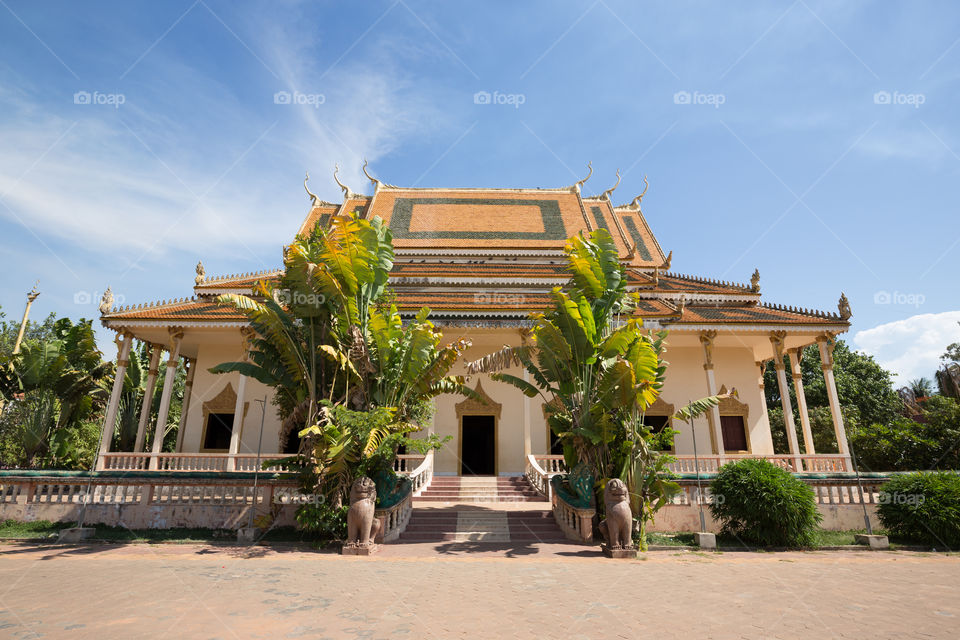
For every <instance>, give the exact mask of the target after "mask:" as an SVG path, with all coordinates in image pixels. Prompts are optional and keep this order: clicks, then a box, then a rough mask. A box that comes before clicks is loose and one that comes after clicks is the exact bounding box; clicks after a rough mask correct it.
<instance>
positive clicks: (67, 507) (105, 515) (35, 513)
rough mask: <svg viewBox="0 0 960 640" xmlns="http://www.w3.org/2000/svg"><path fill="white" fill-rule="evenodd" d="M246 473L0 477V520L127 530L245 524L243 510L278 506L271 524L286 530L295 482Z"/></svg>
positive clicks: (290, 519) (293, 506)
mask: <svg viewBox="0 0 960 640" xmlns="http://www.w3.org/2000/svg"><path fill="white" fill-rule="evenodd" d="M253 475H254V474H252V473H224V472H216V473H197V472H194V473H188V472H142V473H138V474H137V475H135V476H134V475H131V474H129V473H125V474H123V475H118V474H116V473H115V472H97V473H92V474H91V473H87V472H62V471H61V472H56V471H35V472H24V471H17V472H10V471H7V472H2V473H0V520H5V519H12V520H18V521H31V520H49V521H51V522H70V521H76V520H78V519H79V517H80V513H81V510H83V511H84V522H87V523H90V524H106V525H111V526H125V527H128V528H131V529H154V528H158V529H162V528H169V527H204V528H206V527H208V528H227V529H233V528H237V527H240V526H246V522H247V518H248V516H249V510H250V509H251V508H253V509H255V510H256V512H257V513H259V514H267V513H268V512H270V511H271V508H272V506H273V505H279V506H278V507H277V508H278V509H279V511H278V514H277V518H276V523H277V524H278V525H281V526H283V525H293V524H294V517H293V516H294V511H295V510H296V506H297V504H299V503H300V502H299V501H298V502H296V503H295V502H292V501H289V502H288V501H287V500H285V499H283V496H284V495H287V494H295V493H296V492H297V483H296V479H295V478H292V477H283V476H280V475H278V474H269V473H264V474H261V475H260V478H259V480H258V486H257V489H256V491H254V488H253V484H254V478H253Z"/></svg>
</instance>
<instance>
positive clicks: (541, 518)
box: [400, 505, 567, 544]
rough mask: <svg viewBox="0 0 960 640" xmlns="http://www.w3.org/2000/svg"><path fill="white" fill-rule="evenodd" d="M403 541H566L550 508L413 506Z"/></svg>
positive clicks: (402, 537) (529, 542) (401, 537)
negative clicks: (513, 508) (512, 508)
mask: <svg viewBox="0 0 960 640" xmlns="http://www.w3.org/2000/svg"><path fill="white" fill-rule="evenodd" d="M405 542H512V543H527V544H533V543H538V542H548V543H565V542H567V539H566V538H565V537H564V535H563V532H562V531H560V527H558V526H557V523H556V521H555V520H554V519H553V512H552V511H550V510H549V509H533V510H509V509H497V508H495V507H491V508H489V509H488V508H483V507H472V508H470V507H465V506H464V505H457V506H452V507H432V508H431V507H426V508H421V507H415V508H414V510H413V515H411V516H410V523H409V524H408V525H407V528H406V530H405V531H404V532H403V533H402V534H400V543H405Z"/></svg>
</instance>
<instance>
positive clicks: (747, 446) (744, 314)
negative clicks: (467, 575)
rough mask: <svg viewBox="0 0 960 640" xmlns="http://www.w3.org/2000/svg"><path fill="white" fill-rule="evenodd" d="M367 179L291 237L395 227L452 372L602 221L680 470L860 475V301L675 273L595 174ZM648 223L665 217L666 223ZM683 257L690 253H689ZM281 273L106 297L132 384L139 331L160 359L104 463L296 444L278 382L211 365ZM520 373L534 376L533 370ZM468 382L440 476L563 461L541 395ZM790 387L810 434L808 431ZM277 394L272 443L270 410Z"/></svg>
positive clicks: (418, 302)
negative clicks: (233, 301)
mask: <svg viewBox="0 0 960 640" xmlns="http://www.w3.org/2000/svg"><path fill="white" fill-rule="evenodd" d="M334 175H335V176H336V174H334ZM368 177H370V176H369V174H368ZM588 178H589V175H588ZM370 181H371V182H372V184H373V194H372V195H361V194H359V193H356V192H354V191H353V190H352V189H350V188H349V187H347V186H345V185H343V184H340V183H339V180H338V184H340V187H341V189H342V191H343V198H342V201H341V202H339V203H330V202H325V201H322V200H320V199H319V198H317V197H316V196H314V195H313V194H310V192H309V191H308V192H307V193H308V194H310V199H311V203H312V204H311V206H310V209H309V211H308V212H307V214H306V217H305V218H304V220H303V223H302V224H301V225H300V227H299V229H291V230H290V232H291V239H292V238H293V236H294V235H295V234H297V233H301V234H303V233H307V232H308V231H309V230H310V229H311V228H313V226H314V225H316V224H318V223H319V224H324V223H325V222H326V221H328V220H329V219H330V217H331V216H333V215H342V214H348V213H353V212H357V213H359V214H360V215H361V216H363V217H365V218H373V217H375V216H379V217H380V218H382V219H383V220H384V221H385V222H386V223H387V224H388V225H389V226H390V228H391V230H392V232H393V238H394V248H395V252H396V261H395V264H394V266H393V271H392V274H391V278H390V286H391V287H392V288H393V291H394V292H395V295H396V304H397V306H398V307H399V308H400V310H401V312H402V313H403V314H404V315H405V316H407V317H412V316H413V315H414V314H416V312H417V311H418V310H419V309H420V308H421V307H423V306H427V307H429V308H430V309H431V314H430V318H431V320H432V321H433V322H434V323H435V324H436V325H437V326H439V327H442V329H443V333H444V341H445V342H450V341H453V340H455V339H457V338H460V337H466V338H469V339H470V340H471V341H472V343H473V346H472V347H471V348H470V349H469V351H468V352H467V353H466V354H465V361H464V362H461V363H459V364H458V365H457V368H456V369H454V371H452V372H451V373H465V372H466V369H465V362H466V361H471V360H475V359H478V358H480V357H482V356H484V355H486V354H488V353H491V352H494V351H496V350H499V349H501V348H502V347H503V346H504V345H518V344H520V342H521V339H522V335H523V333H524V332H525V331H526V330H527V329H528V328H529V327H530V325H531V323H530V320H529V314H530V313H531V312H535V311H539V310H543V309H544V308H546V307H547V305H548V292H549V291H550V290H551V289H552V288H553V287H556V286H561V285H563V284H564V283H565V282H566V281H567V279H568V277H567V275H566V274H565V271H564V264H565V260H564V254H563V248H564V244H565V242H566V241H567V239H568V238H569V237H571V236H573V235H576V234H578V233H581V232H583V233H587V232H590V231H592V230H595V229H598V228H603V229H606V230H607V231H609V232H610V234H611V235H612V237H613V239H614V241H615V242H616V244H617V247H618V249H619V252H620V260H621V262H622V264H623V265H624V267H625V268H626V273H627V276H628V281H629V289H630V290H631V291H634V292H636V293H637V294H638V295H639V297H640V306H639V309H638V311H637V313H638V314H639V315H640V316H642V318H643V320H644V323H645V326H647V327H650V328H651V329H658V330H659V329H665V330H667V331H668V332H669V336H668V338H667V353H666V359H667V360H668V361H669V363H670V366H669V369H668V372H667V381H666V385H665V387H664V389H663V393H662V395H661V397H660V399H658V400H657V402H656V404H654V405H653V406H652V407H651V408H650V410H649V411H648V413H647V419H648V423H649V424H650V425H651V426H652V427H653V428H655V429H659V428H662V427H664V426H667V425H670V426H672V427H673V428H674V429H677V430H678V431H679V434H678V435H677V436H676V438H675V443H674V454H675V455H676V456H677V462H676V464H675V468H676V469H677V470H678V471H686V470H691V469H692V468H693V467H692V464H691V462H692V459H693V455H694V452H695V448H696V453H697V454H698V457H699V459H700V460H701V468H704V467H703V465H704V464H705V465H706V468H708V469H709V468H712V469H715V468H716V466H718V465H720V464H723V463H724V462H725V461H726V460H729V459H735V458H739V457H744V456H762V457H767V458H770V459H773V460H776V461H778V462H779V463H780V464H781V465H782V466H785V467H787V468H790V469H792V470H793V471H796V472H804V471H843V470H850V466H849V459H848V455H849V454H848V451H847V448H846V437H845V434H844V425H843V417H842V415H841V412H840V406H839V402H838V399H837V392H836V386H835V384H834V380H833V369H832V351H833V341H834V337H835V336H836V335H837V334H839V333H842V332H845V331H847V330H848V328H849V317H850V308H849V304H848V302H847V300H846V297H845V296H841V299H840V304H839V309H838V310H839V312H838V313H831V312H822V311H811V310H806V309H799V308H793V307H783V306H779V305H772V304H767V303H764V302H763V301H762V299H761V292H760V276H759V273H758V272H756V271H755V272H754V273H753V276H752V278H750V281H749V282H748V283H745V284H739V283H732V282H721V281H717V280H714V279H710V278H707V277H700V276H693V275H684V274H681V273H678V272H676V271H674V270H673V268H672V264H671V263H672V258H673V252H672V251H671V252H670V253H668V254H665V253H664V251H663V249H662V248H661V247H660V244H659V243H658V242H657V238H656V236H655V235H654V234H653V231H652V230H651V227H650V225H649V224H648V221H647V218H646V216H645V215H644V213H643V211H642V206H641V205H642V201H643V194H640V195H638V196H637V197H635V198H633V199H632V200H630V201H628V202H627V203H626V204H619V205H614V201H613V195H614V189H615V187H614V188H611V189H608V190H607V191H604V192H603V193H602V194H600V195H599V196H593V197H585V196H584V195H583V194H582V192H581V188H582V186H583V184H584V182H585V181H586V178H585V179H584V180H581V181H579V182H577V183H575V184H573V185H571V186H565V187H558V188H542V189H541V188H528V189H458V188H408V187H397V186H393V185H389V184H386V183H383V182H381V181H380V180H378V179H376V178H373V177H370ZM618 182H619V180H618ZM304 184H305V186H306V182H305V183H304ZM651 220H652V221H653V222H654V224H655V223H656V216H655V215H654V216H653V217H652V218H651ZM676 249H677V254H678V257H682V253H683V252H682V247H677V248H676ZM279 275H280V271H262V272H258V273H246V274H240V275H228V276H213V277H211V276H207V275H206V273H205V270H204V268H203V266H202V264H200V265H197V275H196V278H195V281H194V283H193V296H192V297H189V298H184V299H180V300H174V301H164V302H157V303H152V304H142V305H135V306H128V307H124V308H120V309H114V308H112V304H111V302H110V300H109V299H108V298H107V299H105V300H104V304H103V305H101V312H102V322H103V324H104V326H106V327H108V328H110V329H113V330H114V331H116V332H117V334H118V335H117V342H118V345H119V356H118V375H117V380H118V381H121V380H122V379H123V373H124V367H125V366H127V362H128V358H129V352H130V348H131V344H132V340H133V339H134V338H136V339H138V340H141V341H144V342H146V343H148V344H149V345H151V360H150V370H149V376H148V380H147V386H148V393H147V394H146V398H147V401H146V402H145V403H144V404H145V405H146V406H144V407H143V408H142V414H141V420H140V424H139V432H138V435H137V439H136V446H135V451H132V452H117V451H110V440H111V435H112V434H111V433H110V431H111V430H109V429H105V430H104V438H103V441H102V442H101V449H100V455H99V457H98V462H97V468H98V469H131V470H133V469H161V470H211V471H217V470H222V471H231V470H251V469H253V468H254V466H255V465H256V455H257V451H258V446H260V447H261V451H262V454H263V455H264V457H276V454H279V453H284V450H285V448H289V444H285V443H289V442H295V439H293V438H287V437H286V436H287V434H282V433H280V419H279V417H278V415H277V414H276V407H274V406H273V405H272V404H271V402H270V396H271V390H270V389H269V388H268V387H265V386H264V385H262V384H261V383H259V382H257V381H256V380H253V379H247V378H246V377H244V376H240V375H239V374H237V373H231V374H222V375H215V374H212V373H210V372H209V369H210V368H211V367H213V366H214V365H217V364H220V363H222V362H227V361H237V360H241V359H242V358H243V357H244V349H245V348H246V344H247V337H248V333H249V328H248V326H247V323H246V320H245V318H244V317H243V316H242V315H241V314H239V313H238V312H236V311H235V310H233V309H232V308H230V307H224V306H219V305H218V304H217V302H216V298H217V296H219V295H220V294H223V293H227V292H230V293H240V294H250V293H251V292H252V286H253V285H254V283H255V282H257V281H258V280H261V279H267V280H269V279H275V278H278V277H279ZM185 284H186V283H185ZM811 344H818V345H819V348H820V354H821V357H822V360H823V363H824V364H823V373H824V376H825V382H826V388H827V392H828V395H829V401H830V408H831V411H832V415H833V423H834V427H835V430H836V435H837V441H838V442H839V443H840V451H839V452H830V453H825V452H817V451H815V450H814V444H813V437H812V434H811V430H810V421H809V417H808V413H807V407H806V401H805V398H804V391H803V383H802V380H801V378H800V375H799V373H800V362H799V355H800V351H801V350H802V349H803V348H804V347H806V346H808V345H811ZM163 354H166V355H165V356H164V355H163ZM162 356H163V357H162ZM785 356H786V357H785ZM771 359H772V360H773V361H774V363H775V365H776V371H777V379H778V383H779V386H780V396H781V398H782V399H783V400H782V402H783V409H784V415H785V416H786V417H787V421H788V426H789V427H790V428H788V429H787V434H788V441H789V449H790V450H789V452H780V453H777V454H775V452H774V449H773V439H772V437H771V433H770V424H769V422H768V419H767V406H766V401H765V399H764V389H763V384H764V381H763V370H764V367H765V365H766V363H767V362H768V361H770V360H771ZM180 361H183V362H185V364H186V366H187V370H188V374H187V379H186V388H185V391H184V397H183V409H182V414H181V423H180V428H179V430H178V431H177V435H176V444H175V447H176V453H163V452H162V449H163V444H164V442H163V440H164V437H163V434H162V433H161V434H158V435H157V436H155V437H153V439H152V450H151V451H144V450H143V449H144V442H145V441H146V435H147V433H153V431H154V429H155V428H156V427H155V425H152V424H150V416H151V407H150V406H149V404H148V403H149V399H150V398H152V396H153V394H152V393H151V392H150V391H152V389H154V388H155V386H156V385H162V389H163V391H162V394H161V399H160V406H159V416H158V418H159V419H158V421H157V423H158V424H161V425H163V424H166V423H167V421H168V415H169V409H170V403H171V395H172V386H173V379H174V373H175V368H176V366H177V364H178V362H180ZM161 365H162V366H161ZM508 372H509V373H512V374H514V375H518V376H523V375H524V373H523V372H522V371H521V370H519V369H517V370H512V371H508ZM469 384H470V386H471V387H472V388H475V389H476V390H477V392H478V393H479V395H480V396H482V397H484V398H485V399H486V403H481V402H478V401H475V400H470V399H465V398H463V397H460V396H451V395H446V396H440V397H439V398H438V399H437V400H436V407H435V413H434V416H433V419H432V423H431V425H430V426H429V428H428V430H429V431H432V432H435V433H437V434H439V435H440V436H452V439H451V440H450V442H448V444H447V445H446V446H445V447H444V448H443V449H441V450H440V451H438V452H437V453H436V459H435V463H434V465H435V466H434V473H435V474H437V475H503V476H513V475H520V474H523V473H524V471H525V468H527V465H528V464H529V463H530V461H531V460H535V459H536V460H541V461H544V460H550V459H555V455H556V454H557V453H559V451H558V449H557V443H556V442H555V441H554V438H553V437H552V436H551V434H550V432H549V430H548V428H547V424H546V421H545V418H544V413H543V410H542V406H541V404H540V400H539V399H530V398H527V397H525V396H524V395H523V394H521V393H520V392H519V391H518V390H517V389H515V388H514V387H511V386H509V385H506V384H503V383H498V382H494V381H493V380H491V379H490V378H489V377H487V376H485V375H477V376H472V377H471V379H470V382H469ZM791 384H792V385H793V386H794V390H795V394H796V400H797V403H798V405H799V406H798V407H797V409H798V412H799V417H800V425H799V427H800V429H799V431H800V433H801V434H802V438H797V437H796V435H795V434H796V432H797V430H796V428H795V427H794V424H793V415H794V412H793V408H792V407H791V406H790V405H791V397H790V394H789V393H788V389H789V385H791ZM734 389H735V390H736V393H735V394H731V395H730V397H728V398H727V399H726V400H724V401H723V402H722V403H721V404H720V406H719V407H716V408H714V409H713V410H711V411H710V412H709V413H708V414H707V416H706V417H705V418H700V419H698V420H697V421H695V422H694V425H693V429H691V427H690V426H689V425H687V424H686V423H679V424H678V423H677V422H676V421H671V418H670V416H671V415H672V414H673V413H674V412H675V410H676V409H678V408H679V407H681V406H683V405H684V404H686V403H687V402H688V401H690V400H695V399H697V398H701V397H703V396H707V395H713V394H718V393H721V392H726V391H732V390H734ZM263 399H266V400H267V402H266V403H265V409H264V411H265V416H264V419H263V424H264V427H263V432H262V439H261V404H260V403H259V402H257V401H258V400H263ZM118 402H119V387H115V389H114V393H113V396H112V397H111V400H110V404H109V406H108V411H107V416H106V424H114V423H115V419H116V414H117V406H118ZM798 440H802V441H800V442H798ZM287 452H289V451H287Z"/></svg>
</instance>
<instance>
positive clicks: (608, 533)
mask: <svg viewBox="0 0 960 640" xmlns="http://www.w3.org/2000/svg"><path fill="white" fill-rule="evenodd" d="M603 504H604V507H605V508H606V512H607V518H606V520H604V521H603V522H601V523H600V533H602V534H603V537H604V539H605V540H606V541H607V546H609V547H610V548H611V549H632V548H633V538H632V532H633V513H632V512H631V511H630V492H629V491H627V485H626V484H625V483H624V482H623V480H620V479H619V478H614V479H612V480H610V481H608V482H607V487H606V489H604V491H603Z"/></svg>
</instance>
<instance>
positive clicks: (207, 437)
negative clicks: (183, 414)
mask: <svg viewBox="0 0 960 640" xmlns="http://www.w3.org/2000/svg"><path fill="white" fill-rule="evenodd" d="M232 434H233V414H232V413H211V414H209V415H208V416H207V431H206V433H204V434H203V448H204V449H206V450H207V451H229V450H230V436H231V435H232Z"/></svg>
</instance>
